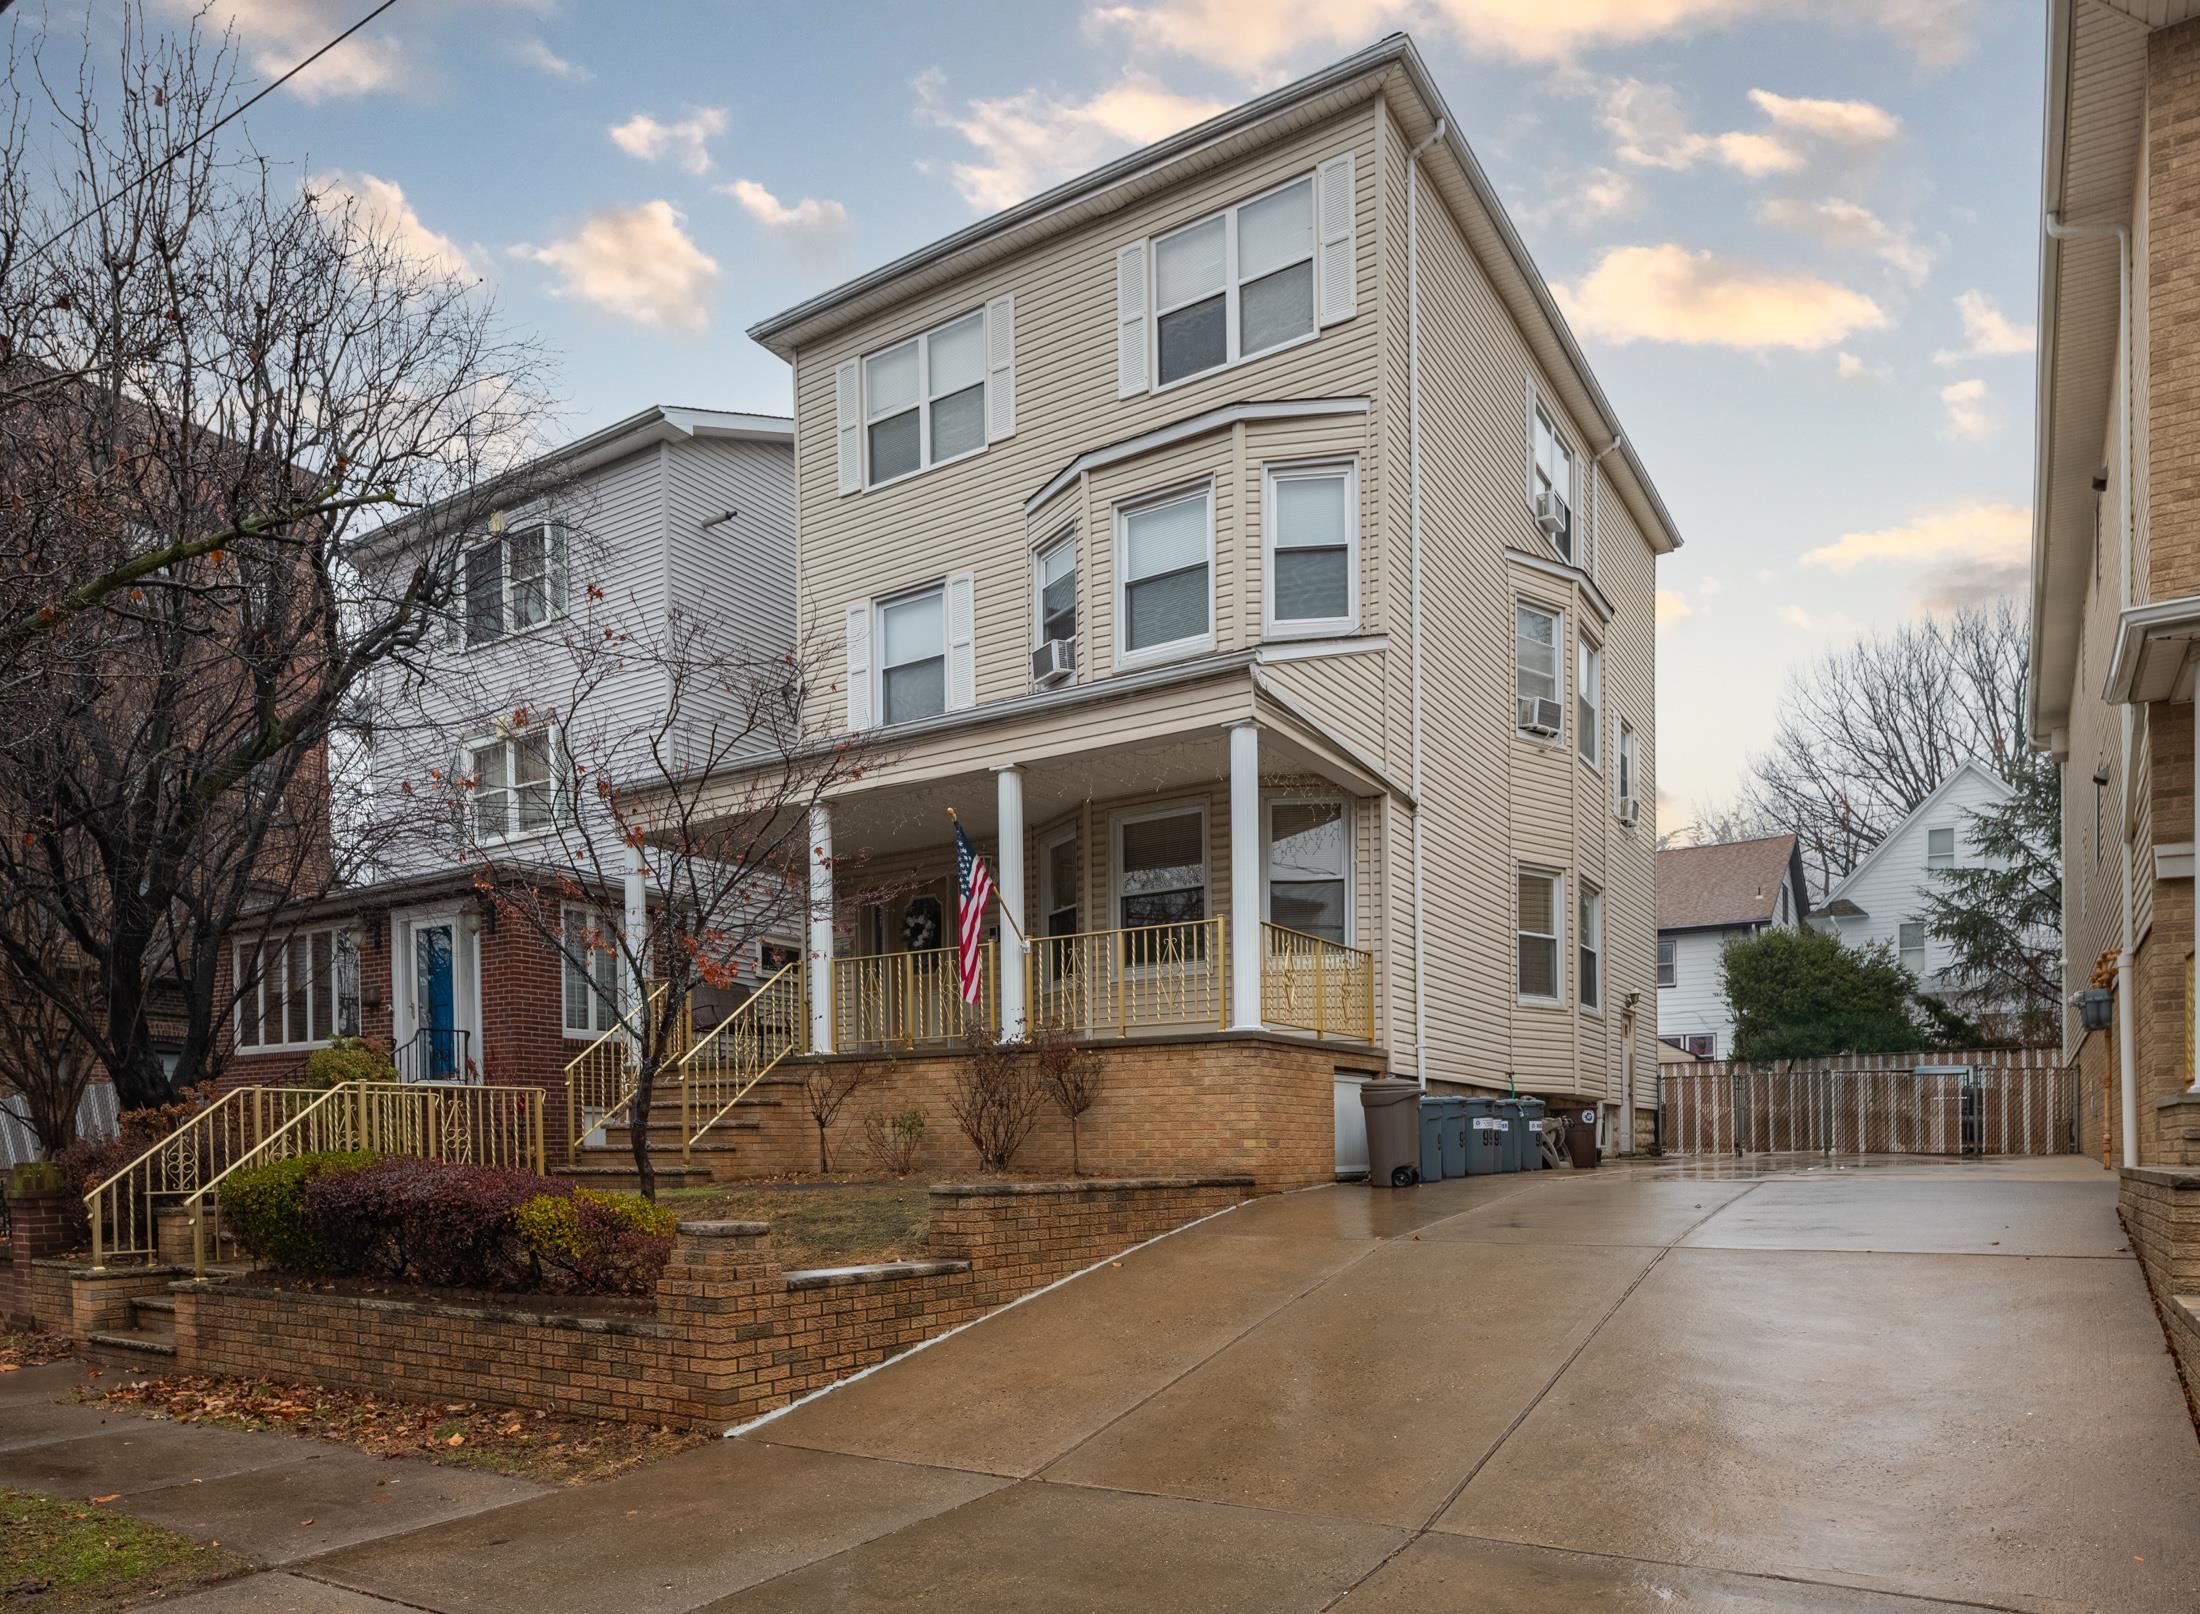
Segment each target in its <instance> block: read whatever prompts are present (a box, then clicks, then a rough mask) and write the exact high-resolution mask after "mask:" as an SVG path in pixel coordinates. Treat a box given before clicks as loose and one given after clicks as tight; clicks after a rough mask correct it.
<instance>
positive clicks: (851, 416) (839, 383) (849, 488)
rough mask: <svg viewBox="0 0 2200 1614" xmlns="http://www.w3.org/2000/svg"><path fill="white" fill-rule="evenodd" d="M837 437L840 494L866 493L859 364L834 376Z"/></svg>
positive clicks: (851, 364) (836, 372) (846, 368)
mask: <svg viewBox="0 0 2200 1614" xmlns="http://www.w3.org/2000/svg"><path fill="white" fill-rule="evenodd" d="M833 420H834V428H833V437H834V441H835V443H837V444H838V445H839V455H840V491H841V492H843V493H860V492H862V491H863V400H862V398H861V396H860V395H859V391H858V388H857V385H856V361H855V360H854V359H850V360H849V361H848V362H847V363H846V364H844V365H842V366H841V367H840V368H839V369H837V370H835V371H834V372H833Z"/></svg>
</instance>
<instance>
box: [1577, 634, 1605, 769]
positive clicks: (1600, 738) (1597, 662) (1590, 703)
mask: <svg viewBox="0 0 2200 1614" xmlns="http://www.w3.org/2000/svg"><path fill="white" fill-rule="evenodd" d="M1580 662H1581V666H1580V669H1579V671H1578V672H1577V673H1576V675H1575V678H1574V741H1575V743H1576V744H1577V745H1579V746H1580V747H1581V760H1582V761H1584V762H1586V763H1588V764H1589V766H1590V767H1592V768H1595V767H1600V766H1602V764H1603V761H1604V758H1603V755H1602V750H1603V744H1604V652H1603V651H1602V650H1599V649H1598V648H1597V647H1596V646H1595V645H1593V644H1591V643H1590V642H1589V641H1588V640H1587V639H1583V640H1582V641H1581V654H1580Z"/></svg>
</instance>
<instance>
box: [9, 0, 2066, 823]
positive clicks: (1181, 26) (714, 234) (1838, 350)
mask: <svg viewBox="0 0 2200 1614" xmlns="http://www.w3.org/2000/svg"><path fill="white" fill-rule="evenodd" d="M201 3H202V0H152V4H153V10H154V14H155V16H157V17H159V16H165V17H167V18H171V19H173V18H180V17H183V16H186V15H188V14H189V13H190V12H191V11H193V10H196V9H198V7H199V5H200V4H201ZM370 5H371V0H211V6H210V9H211V11H212V12H213V14H214V15H215V17H216V18H218V19H221V20H223V21H226V22H229V23H231V24H233V25H234V27H235V28H236V30H237V34H238V38H239V41H240V45H241V48H242V51H243V54H244V57H245V60H246V63H247V65H248V66H249V67H250V68H251V69H254V70H257V71H259V72H261V73H264V74H267V75H269V76H272V75H274V74H276V73H280V72H281V71H283V70H284V69H286V68H288V67H290V66H291V65H293V64H294V63H295V62H296V61H298V60H299V59H301V58H302V57H303V56H305V55H306V54H308V53H309V52H310V51H312V50H313V49H314V48H316V47H318V46H319V45H321V44H323V43H325V42H326V40H327V39H329V38H330V37H332V36H333V35H334V34H335V33H337V32H338V31H340V30H341V29H342V28H343V27H344V26H345V25H346V24H348V23H350V22H352V21H354V20H355V19H356V18H357V17H358V16H359V15H361V14H362V13H364V12H365V11H367V10H368V9H370ZM72 9H73V8H72V6H71V5H70V4H69V3H68V0H46V11H45V15H47V16H48V17H49V18H50V19H51V26H52V27H53V28H54V30H55V32H56V33H57V34H58V35H61V36H64V37H63V38H62V39H61V40H60V41H58V42H57V43H56V44H54V45H51V46H49V49H50V50H57V51H58V50H61V49H62V48H63V47H64V46H66V48H67V51H68V53H69V54H70V56H71V57H72V58H73V52H74V49H75V46H74V44H73V42H72V39H71V37H70V36H73V33H74V31H75V30H76V29H77V28H78V27H80V22H79V21H77V20H75V19H73V18H72V17H71V16H70V15H69V13H70V12H71V10H72ZM99 9H100V10H101V11H104V10H105V9H106V7H104V6H101V7H100V8H99ZM25 13H29V14H30V21H32V22H33V23H35V22H37V21H38V19H39V15H40V12H39V8H38V6H37V4H36V0H33V3H32V4H30V5H25V6H22V7H20V8H18V11H17V13H16V16H17V18H18V19H20V18H22V17H23V16H24V14H25ZM2040 13H2041V6H2040V0H1840V3H1839V4H1827V3H1824V0H1059V3H1057V4H1051V5H1050V4H1043V3H1040V0H925V3H924V4H922V5H917V4H886V3H877V4H870V3H866V4H855V3H851V0H820V3H812V4H804V5H789V4H784V3H774V4H736V3H732V0H616V3H614V0H398V3H397V5H396V6H395V7H394V8H393V9H392V10H390V11H389V12H388V13H387V14H385V15H384V16H382V17H381V18H379V19H377V20H376V21H375V22H374V23H373V24H372V25H371V26H370V27H369V28H368V29H366V30H365V31H363V32H362V33H361V34H360V35H358V36H357V37H356V38H355V39H354V40H353V41H352V42H351V43H350V44H347V45H346V46H344V47H342V48H341V49H340V50H339V51H337V52H335V53H333V54H332V55H330V56H329V57H327V58H325V59H324V60H323V61H322V62H321V63H320V64H318V65H317V66H316V68H315V69H313V70H312V71H311V73H310V74H308V75H307V76H305V77H302V78H301V79H299V80H296V81H294V83H293V85H292V86H290V87H286V89H285V90H283V91H282V92H279V93H278V94H277V95H276V96H274V97H272V98H271V99H270V100H269V101H267V102H265V103H262V105H261V106H260V107H259V108H256V109H255V110H254V112H253V113H252V114H251V119H250V128H251V132H252V136H253V138H254V139H255V141H256V142H257V143H258V145H259V146H260V147H261V149H263V150H264V151H266V152H268V153H270V154H273V155H275V156H278V157H281V158H284V159H292V160H296V161H297V162H298V163H299V165H300V167H301V169H302V170H304V171H310V172H311V173H312V174H314V175H316V176H319V177H320V178H321V179H322V180H323V181H324V182H328V183H332V184H335V185H338V186H342V187H346V188H348V189H350V190H352V191H354V192H356V193H357V194H358V195H359V196H360V197H361V198H362V199H363V200H364V201H365V202H367V203H368V204H369V205H371V206H373V207H375V208H377V209H380V210H384V211H385V212H386V214H387V216H388V217H389V218H390V219H391V220H392V221H393V222H394V223H396V224H398V225H399V226H400V227H401V228H403V229H404V230H406V231H408V232H411V233H413V234H414V235H415V236H416V238H417V240H418V241H419V243H420V244H421V247H422V249H423V250H426V251H430V252H434V253H438V254H442V255H444V256H446V257H448V258H449V259H450V260H452V261H454V262H462V263H464V264H465V265H467V266H469V267H470V268H471V269H473V270H475V271H477V272H478V273H480V274H481V275H483V276H484V277H486V278H487V279H488V280H489V281H490V282H492V283H493V285H494V287H495V289H496V291H497V294H498V296H499V297H500V298H501V300H502V302H503V304H504V306H505V307H506V309H507V310H508V311H509V313H510V314H511V316H512V317H513V318H514V319H515V320H516V321H518V322H520V323H522V324H525V325H527V326H530V327H532V328H534V329H537V330H539V331H540V332H541V333H542V334H543V336H544V337H545V338H546V339H547V340H548V341H549V342H550V343H551V344H552V345H553V346H554V347H555V348H557V349H559V350H560V351H562V353H563V354H564V355H565V363H564V370H563V390H564V393H565V395H566V397H567V398H568V399H569V400H570V405H569V407H570V417H569V419H568V420H567V421H566V423H565V424H566V426H567V428H568V429H570V430H571V431H575V432H578V431H581V430H584V429H587V428H589V427H592V426H596V425H600V424H603V423H604V422H606V421H608V420H612V419H615V418H617V417H618V416H620V415H623V414H626V413H629V412H631V411H632V410H634V409H636V408H639V407H641V406H643V405H645V404H649V403H656V402H663V403H684V404H699V405H710V406H717V407H723V408H732V409H756V410H766V411H771V412H784V411H785V410H786V409H787V407H788V378H787V373H786V370H785V368H784V367H783V366H782V365H781V364H780V363H779V362H778V361H777V360H776V359H774V358H772V357H771V356H770V355H768V354H766V353H765V352H763V351H762V350H761V349H760V348H757V347H755V346H754V345H753V344H751V343H750V342H749V341H748V339H747V338H746V337H745V336H743V335H742V331H743V329H744V328H745V327H746V326H747V325H748V324H750V323H751V322H753V321H754V320H756V319H757V318H759V317H760V316H762V315H765V314H768V313H772V312H775V311H776V310H778V309H780V308H781V307H784V306H785V305H787V304H789V303H791V302H794V301H795V300H797V299H798V298H801V297H803V296H806V295H808V294H810V293H812V292H814V291H817V290H820V289H822V288H823V287H825V286H827V285H829V284H832V283H834V282H837V281H839V280H841V279H844V278H846V277H847V276H848V275H850V274H853V273H856V272H858V271H860V270H863V269H866V268H868V267H871V266H873V265H875V264H877V263H879V262H881V261H883V260H885V259H887V258H889V257H892V256H894V255H895V254H897V253H900V252H903V251H906V250H907V249H909V248H911V247H914V246H917V245H920V244H922V243H923V242H926V241H928V240H931V239H933V238H935V237H937V236H940V235H943V234H945V233H947V232H948V231H950V230H952V229H955V228H958V227H960V226H961V225H963V224H965V223H968V222H969V221H970V220H972V219H973V218H976V217H979V216H981V215H983V214H985V213H988V212H991V211H993V210H995V209H997V208H1000V207H1003V206H1006V205H1008V204H1010V203H1012V202H1015V201H1017V200H1019V199H1020V198H1022V197H1025V196H1028V195H1030V194H1031V193H1032V192H1034V191H1036V190H1038V189H1041V188H1043V187H1044V186H1046V185H1049V184H1051V183H1053V182H1055V181H1056V180H1059V179H1062V178H1064V177H1066V176H1068V175H1070V174H1072V173H1075V172H1078V171H1081V170H1083V169H1085V168H1088V167H1090V166H1092V165H1093V164H1095V163H1097V162H1100V161H1102V160H1104V159H1106V158H1108V157H1111V156H1114V155H1115V154H1117V153H1118V152H1121V151H1124V150H1127V149H1129V148H1130V147H1133V146H1135V145H1138V144H1141V143H1143V142H1145V141H1148V140H1152V139H1156V138H1158V137H1160V136H1162V135H1165V134H1168V133H1170V132H1172V131H1174V130H1176V129H1178V128H1181V127H1183V126H1184V125H1186V124H1188V123H1191V122H1193V121H1196V120H1197V119H1199V118H1201V117H1203V116H1206V115H1207V114H1209V113H1210V112H1212V111H1216V110H1219V109H1220V108H1222V107H1225V106H1228V105H1230V104H1232V103H1234V102H1236V101H1239V100H1242V99H1244V98H1245V97H1246V96H1248V95H1249V94H1251V93H1254V92H1257V91H1259V90H1262V89H1266V88H1270V87H1272V86H1274V85H1276V84H1278V83H1281V82H1284V81H1285V80H1287V79H1289V78H1291V77H1293V76H1295V75H1297V74H1299V73H1301V72H1304V71H1306V70H1308V69H1310V68H1313V67H1316V66H1319V65H1321V64H1322V63H1324V62H1327V61H1330V60H1333V59H1335V58H1336V57H1339V56H1342V55H1344V54H1346V53H1348V52H1349V51H1351V50H1353V49H1356V48H1358V47H1359V46H1361V45H1364V44H1367V43H1369V42H1370V41H1372V40H1374V39H1376V38H1378V37H1380V36H1381V35H1383V34H1385V33H1387V32H1390V31H1393V30H1396V29H1401V28H1403V29H1409V30H1411V31H1412V32H1413V33H1414V34H1415V36H1416V38H1417V39H1418V41H1419V43H1420V45H1421V48H1422V50H1423V51H1424V52H1425V53H1426V55H1427V57H1428V59H1429V61H1430V64H1431V66H1432V67H1433V69H1434V71H1435V73H1436V76H1437V79H1438V82H1439V83H1440V84H1441V85H1442V86H1443V88H1444V91H1445V94H1446V96H1447V98H1448V99H1449V101H1450V103H1451V105H1452V108H1453V110H1454V112H1455V114H1456V115H1457V116H1458V118H1459V119H1460V121H1461V123H1462V124H1463V126H1464V130H1463V132H1464V133H1465V134H1466V136H1467V138H1468V140H1469V141H1470V142H1471V143H1472V144H1473V145H1474V147H1475V149H1476V150H1477V151H1478V152H1479V153H1480V155H1481V158H1482V161H1483V163H1484V165H1485V166H1486V167H1487V168H1488V169H1489V170H1490V172H1491V174H1492V175H1493V177H1494V178H1495V180H1496V182H1497V184H1498V186H1499V188H1500V189H1501V191H1502V192H1503V194H1504V196H1505V198H1506V200H1507V203H1508V205H1509V206H1510V207H1511V209H1512V212H1513V215H1514V218H1515V220H1516V222H1517V223H1518V224H1519V226H1520V229H1521V231H1522V233H1523V235H1524V236H1525V238H1526V239H1527V241H1528V244H1529V246H1530V248H1531V250H1532V251H1533V252H1534V253H1535V255H1536V258H1537V261H1538V263H1539V264H1540V266H1541V268H1542V269H1543V272H1544V273H1545V274H1546V275H1547V276H1548V277H1549V278H1550V280H1551V281H1552V283H1553V285H1554V286H1555V287H1556V289H1557V292H1558V296H1559V298H1560V300H1561V302H1562V304H1563V305H1564V306H1565V308H1566V309H1567V312H1568V315H1569V317H1570V318H1571V319H1572V321H1573V323H1574V327H1575V330H1576V332H1577V334H1578V335H1579V336H1580V338H1581V340H1582V342H1583V345H1584V346H1585V347H1586V348H1587V350H1588V352H1589V354H1590V357H1591V359H1592V361H1593V362H1594V363H1595V365H1596V367H1597V370H1598V373H1599V375H1600V376H1601V377H1602V379H1603V381H1604V384H1605V387H1606V389H1607V390H1608V392H1609V393H1610V394H1611V396H1612V397H1613V399H1614V401H1615V402H1616V404H1617V406H1618V408H1619V411H1620V414H1621V417H1622V420H1623V422H1624V424H1625V425H1626V427H1627V429H1628V431H1629V432H1630V434H1631V436H1632V437H1633V439H1634V441H1635V443H1636V445H1637V447H1638V449H1639V450H1640V452H1641V453H1642V455H1643V457H1644V459H1645V461H1646V462H1647V464H1648V465H1649V467H1650V470H1651V474H1652V476H1653V477H1654V478H1655V479H1656V481H1657V482H1658V484H1659V486H1660V488H1661V490H1662V491H1663V493H1664V494H1665V497H1666V500H1667V502H1668V503H1669V504H1670V506H1671V507H1672V509H1673V511H1674V513H1675V516H1676V517H1677V519H1678V521H1679V523H1680V526H1681V529H1682V531H1683V533H1684V534H1685V536H1686V538H1687V540H1688V547H1687V548H1686V549H1685V550H1684V551H1683V552H1682V553H1681V554H1680V555H1679V556H1676V557H1675V558H1673V559H1672V560H1670V561H1667V562H1665V563H1664V565H1663V575H1662V577H1661V584H1662V587H1661V589H1660V594H1659V606H1660V615H1661V622H1662V628H1661V634H1660V708H1661V709H1660V714H1659V715H1660V719H1661V724H1660V726H1661V730H1662V733H1661V742H1662V743H1661V745H1660V761H1661V764H1662V766H1661V770H1660V772H1661V779H1660V784H1661V786H1662V792H1661V793H1662V795H1663V796H1664V797H1665V803H1664V821H1665V823H1666V824H1667V825H1668V826H1669V827H1670V826H1671V825H1672V824H1674V823H1677V822H1684V821H1686V819H1687V818H1688V817H1689V816H1690V810H1691V809H1692V808H1694V807H1696V806H1697V805H1699V804H1705V803H1710V802H1715V801H1717V800H1719V799H1721V798H1723V797H1725V796H1726V795H1728V794H1730V793H1731V791H1732V790H1733V788H1734V786H1735V783H1736V782H1737V780H1738V779H1739V777H1740V774H1741V770H1742V767H1743V764H1744V760H1745V758H1746V756H1747V753H1748V751H1749V749H1750V747H1751V746H1752V745H1753V744H1756V743H1759V742H1760V741H1761V740H1762V739H1763V737H1764V736H1765V734H1766V731H1767V729H1768V726H1769V722H1770V717H1771V711H1772V706H1773V702H1774V700H1775V699H1776V697H1777V695H1778V692H1779V689H1780V686H1781V683H1782V681H1783V679H1784V678H1785V677H1786V675H1787V673H1788V671H1789V670H1790V669H1791V668H1793V667H1795V666H1797V665H1800V664H1804V663H1807V661H1808V660H1809V658H1810V657H1812V656H1813V655H1814V654H1816V653H1818V652H1819V651H1821V650H1822V649H1824V648H1826V647H1828V646H1830V645H1833V644H1837V643H1840V642H1842V641H1844V640H1846V639H1847V638H1848V637H1850V636H1853V635H1854V634H1856V633H1858V632H1860V631H1864V630H1867V629H1869V628H1871V627H1872V626H1874V625H1877V624H1884V623H1888V622H1891V621H1895V620H1898V619H1900V618H1901V617H1902V616H1904V615H1905V614H1908V613H1912V612H1916V611H1920V610H1929V609H1934V608H1936V607H1941V606H1945V605H1947V604H1949V603H1952V602H1959V601H1964V600H1970V599H1977V598H1982V597H1989V596H1991V595H1993V594H1995V593H1998V592H2004V591H2007V590H2009V589H2011V588H2012V587H2014V585H2015V583H2016V581H2017V580H2018V579H2019V578H2021V575H2022V570H2023V564H2024V554H2025V547H2026V533H2027V524H2028V521H2029V515H2028V511H2027V509H2026V505H2027V501H2028V499H2029V495H2030V486H2031V475H2030V464H2031V441H2032V439H2031V427H2030V417H2029V398H2030V390H2031V387H2030V383H2031V352H2032V345H2033V333H2032V319H2033V301H2034V285H2035V252H2034V241H2035V234H2036V216H2037V208H2038V174H2037V168H2038V153H2039V143H2040V135H2039V98H2040V84H2041V79H2042V69H2041V40H2042V35H2043V25H2042V20H2041V14H2040ZM80 15H81V13H80V12H79V16H80ZM100 26H101V27H105V26H108V25H107V24H106V23H105V22H104V21H103V22H102V23H101V24H100Z"/></svg>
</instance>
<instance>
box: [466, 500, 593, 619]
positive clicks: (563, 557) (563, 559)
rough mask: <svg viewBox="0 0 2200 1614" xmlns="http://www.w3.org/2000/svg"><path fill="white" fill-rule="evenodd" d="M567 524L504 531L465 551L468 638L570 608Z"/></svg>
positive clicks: (554, 614) (545, 524) (547, 616)
mask: <svg viewBox="0 0 2200 1614" xmlns="http://www.w3.org/2000/svg"><path fill="white" fill-rule="evenodd" d="M567 564H568V562H567V542H566V535H565V529H564V528H563V527H561V526H558V525H557V524H556V523H554V522H543V523H538V524H537V525H534V526H531V527H523V528H520V529H518V530H516V531H512V532H506V533H500V534H499V535H497V536H496V537H494V538H490V539H488V540H487V541H485V542H483V543H478V544H475V545H474V546H473V547H472V548H470V549H468V550H467V551H466V554H465V569H464V578H463V580H464V585H465V622H466V644H467V648H469V649H471V648H473V647H474V646H476V645H484V644H493V643H494V642H495V641H497V640H498V639H502V638H505V637H508V636H509V635H511V634H515V633H525V632H527V631H528V629H530V628H539V627H540V626H542V624H543V623H545V622H547V621H549V620H550V619H551V618H552V617H554V616H556V615H557V614H558V613H559V612H561V611H563V610H564V609H565V595H566V570H567Z"/></svg>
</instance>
